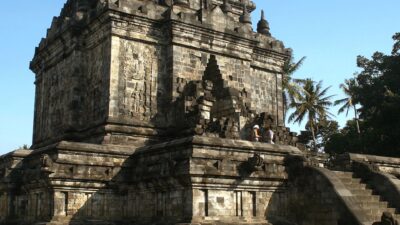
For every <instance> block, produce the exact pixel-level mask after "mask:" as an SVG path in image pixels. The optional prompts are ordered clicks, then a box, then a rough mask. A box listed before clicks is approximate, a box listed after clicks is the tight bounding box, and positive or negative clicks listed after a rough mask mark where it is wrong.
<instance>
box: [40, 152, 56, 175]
mask: <svg viewBox="0 0 400 225" xmlns="http://www.w3.org/2000/svg"><path fill="white" fill-rule="evenodd" d="M40 163H41V168H40V170H41V171H42V172H44V173H52V166H53V160H52V159H51V157H50V156H49V155H47V154H43V155H41V156H40Z"/></svg>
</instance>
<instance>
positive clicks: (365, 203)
mask: <svg viewBox="0 0 400 225" xmlns="http://www.w3.org/2000/svg"><path fill="white" fill-rule="evenodd" d="M334 172H335V174H336V175H337V176H338V177H339V179H340V180H341V181H342V183H343V184H344V186H345V187H346V188H347V189H348V190H349V191H350V192H351V193H352V194H353V195H354V196H355V199H356V204H358V205H359V206H360V207H361V208H362V209H363V212H364V213H365V214H366V215H367V216H368V217H369V219H370V220H369V221H370V222H371V224H373V223H374V222H378V221H380V220H381V216H382V213H383V212H390V213H392V214H393V215H394V217H395V219H397V220H398V221H400V214H396V209H395V208H390V206H389V203H388V202H387V201H384V200H383V199H382V197H381V196H380V195H378V194H376V193H375V192H374V190H372V189H371V188H369V185H368V184H367V183H364V182H363V181H362V180H361V178H357V177H355V176H354V173H352V172H343V171H334Z"/></svg>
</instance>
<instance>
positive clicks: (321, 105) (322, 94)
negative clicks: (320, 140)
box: [289, 79, 333, 151]
mask: <svg viewBox="0 0 400 225" xmlns="http://www.w3.org/2000/svg"><path fill="white" fill-rule="evenodd" d="M329 88H330V87H327V88H325V89H323V88H322V81H320V82H318V83H317V84H316V85H315V82H314V81H313V80H311V79H306V80H305V81H304V85H303V91H302V93H301V94H300V95H299V96H298V98H297V99H292V100H291V103H290V107H292V108H294V110H295V111H294V112H293V113H292V114H291V115H290V116H289V122H292V121H293V122H294V123H299V124H300V123H301V122H302V121H303V120H304V118H306V117H307V119H308V121H307V123H308V125H309V126H310V129H311V134H312V138H313V144H314V150H315V151H316V150H317V149H316V146H317V145H316V137H315V133H316V129H318V128H317V124H318V121H319V120H323V119H329V118H330V116H331V115H332V114H331V113H330V112H329V111H328V107H329V106H331V105H332V102H331V101H330V99H331V98H332V97H333V95H330V96H326V94H327V92H328V90H329Z"/></svg>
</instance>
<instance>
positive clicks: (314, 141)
mask: <svg viewBox="0 0 400 225" xmlns="http://www.w3.org/2000/svg"><path fill="white" fill-rule="evenodd" d="M310 128H311V134H312V138H313V144H314V146H313V147H314V152H317V140H316V138H315V131H314V122H313V121H312V120H311V121H310Z"/></svg>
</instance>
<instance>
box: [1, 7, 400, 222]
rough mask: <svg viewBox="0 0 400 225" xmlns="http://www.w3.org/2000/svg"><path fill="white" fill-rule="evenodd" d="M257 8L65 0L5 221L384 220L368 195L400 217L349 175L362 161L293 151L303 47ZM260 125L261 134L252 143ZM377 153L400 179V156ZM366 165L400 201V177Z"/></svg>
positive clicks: (9, 172)
mask: <svg viewBox="0 0 400 225" xmlns="http://www.w3.org/2000/svg"><path fill="white" fill-rule="evenodd" d="M254 9H255V4H254V3H253V2H252V1H250V0H246V1H242V0H157V1H155V0H68V1H66V3H65V5H64V8H63V9H62V10H61V13H60V15H59V16H58V17H55V18H54V19H53V21H52V24H51V27H50V28H49V29H48V31H47V35H46V37H45V38H43V39H42V41H41V42H40V44H39V46H38V47H37V48H36V51H35V55H34V58H33V59H32V62H31V64H30V68H31V70H32V71H33V72H34V73H35V85H36V93H35V111H34V113H35V115H34V128H33V144H32V147H31V149H30V150H16V151H14V152H10V153H8V154H6V155H3V156H1V157H0V224H4V225H11V224H15V225H27V224H35V225H38V224H46V225H67V224H70V225H72V224H73V225H81V224H82V225H83V224H84V225H88V224H93V225H105V224H110V225H111V224H118V225H133V224H135V225H153V224H159V225H175V224H177V225H178V224H180V225H223V224H232V225H261V224H262V225H268V224H271V223H272V224H275V225H277V224H293V222H295V223H298V224H304V225H314V224H315V225H317V224H318V225H321V224H326V225H331V224H332V225H333V224H341V225H343V224H352V225H354V224H358V225H361V224H363V225H366V224H372V223H370V222H373V221H372V220H373V219H375V218H376V216H377V215H376V213H375V214H374V215H372V214H371V212H370V211H369V210H363V209H362V208H361V206H362V205H363V204H364V203H365V202H360V204H361V206H360V205H357V204H358V202H357V198H356V197H354V196H362V197H364V198H369V197H371V199H372V200H374V201H369V202H368V204H366V205H368V207H378V208H379V210H378V211H376V212H381V211H382V210H388V211H390V212H392V213H394V212H395V210H394V209H393V208H390V207H389V206H388V205H387V204H389V203H390V204H392V203H391V202H393V201H388V202H386V203H385V202H383V203H382V202H379V201H378V200H377V197H376V196H375V197H374V196H369V195H372V194H371V193H372V192H370V191H369V190H364V189H363V188H365V186H364V185H362V184H360V185H358V184H355V185H348V186H346V185H343V182H350V184H351V183H352V182H356V181H358V180H357V179H356V178H354V179H353V178H352V177H348V175H349V174H352V173H349V171H347V172H346V173H337V174H338V175H337V176H336V175H335V174H336V173H332V172H330V171H329V170H327V169H319V168H317V165H322V164H323V162H321V161H323V159H325V158H326V157H318V158H317V159H315V158H313V156H312V155H311V154H307V153H305V152H301V151H300V150H299V149H298V148H296V147H294V146H296V144H297V138H296V135H295V134H294V133H292V132H290V130H289V129H288V128H286V127H285V126H284V118H283V115H284V107H283V99H282V92H283V87H282V79H283V76H284V74H283V66H284V63H285V61H286V60H288V59H289V58H290V57H291V50H290V49H287V48H285V47H284V45H283V43H282V42H281V41H279V40H277V39H275V38H274V37H273V36H272V35H271V32H270V30H269V24H268V22H267V21H266V20H265V16H264V13H263V14H262V17H261V19H260V21H259V23H258V24H257V32H255V31H253V29H252V25H251V15H250V14H251V12H252V11H253V10H254ZM254 125H259V127H260V135H261V137H260V140H261V142H251V141H249V140H250V139H251V135H250V132H251V131H252V128H253V126H254ZM269 128H271V129H272V130H274V132H275V134H276V138H275V139H274V140H273V141H274V142H275V143H276V144H275V145H271V144H267V143H265V142H266V141H268V138H267V137H266V135H265V134H266V132H265V131H267V130H268V129H269ZM352 157H353V158H354V157H356V158H363V157H364V156H354V155H353V156H352ZM364 158H365V157H364ZM366 159H375V161H374V163H375V164H377V165H378V168H380V169H381V170H382V171H384V172H388V173H397V175H398V171H399V169H398V168H400V167H399V166H398V164H399V163H398V162H397V161H396V160H394V161H393V162H396V163H386V162H385V163H382V162H380V161H379V160H380V159H379V158H375V157H371V156H368V157H366ZM345 161H346V160H345ZM347 162H348V160H347V161H346V163H347ZM394 164H395V165H394ZM338 165H339V164H338ZM363 165H364V164H362V163H360V166H359V167H360V168H361V169H360V168H358V167H357V168H358V169H356V170H357V171H358V170H361V171H364V170H362V168H364V167H365V166H363ZM352 166H353V164H349V163H347V164H346V165H345V166H343V167H341V168H342V169H346V170H352V169H354V168H353V167H352ZM366 168H368V166H366ZM334 169H335V168H334ZM364 169H365V168H364ZM364 172H365V171H364ZM343 174H344V175H343ZM361 174H364V173H361ZM365 174H373V176H374V177H375V178H374V179H376V180H384V181H385V182H386V183H388V184H390V187H388V188H378V190H379V191H380V192H385V190H389V191H390V195H385V194H382V196H396V199H397V197H398V196H400V194H399V193H398V188H397V186H396V185H397V184H396V180H395V179H397V178H395V177H385V176H383V175H382V174H380V173H378V172H376V171H375V172H371V171H370V172H365ZM371 176H372V175H371ZM375 183H376V182H375ZM346 187H347V188H349V189H346ZM350 189H351V190H350ZM352 191H353V192H354V193H352ZM356 203H357V204H356ZM385 204H386V205H385ZM364 205H365V204H364ZM368 209H369V208H368ZM390 212H387V213H386V214H385V218H392V217H393V218H397V217H396V216H397V215H394V216H393V215H391V214H390ZM388 213H389V214H388ZM374 222H375V221H374Z"/></svg>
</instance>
